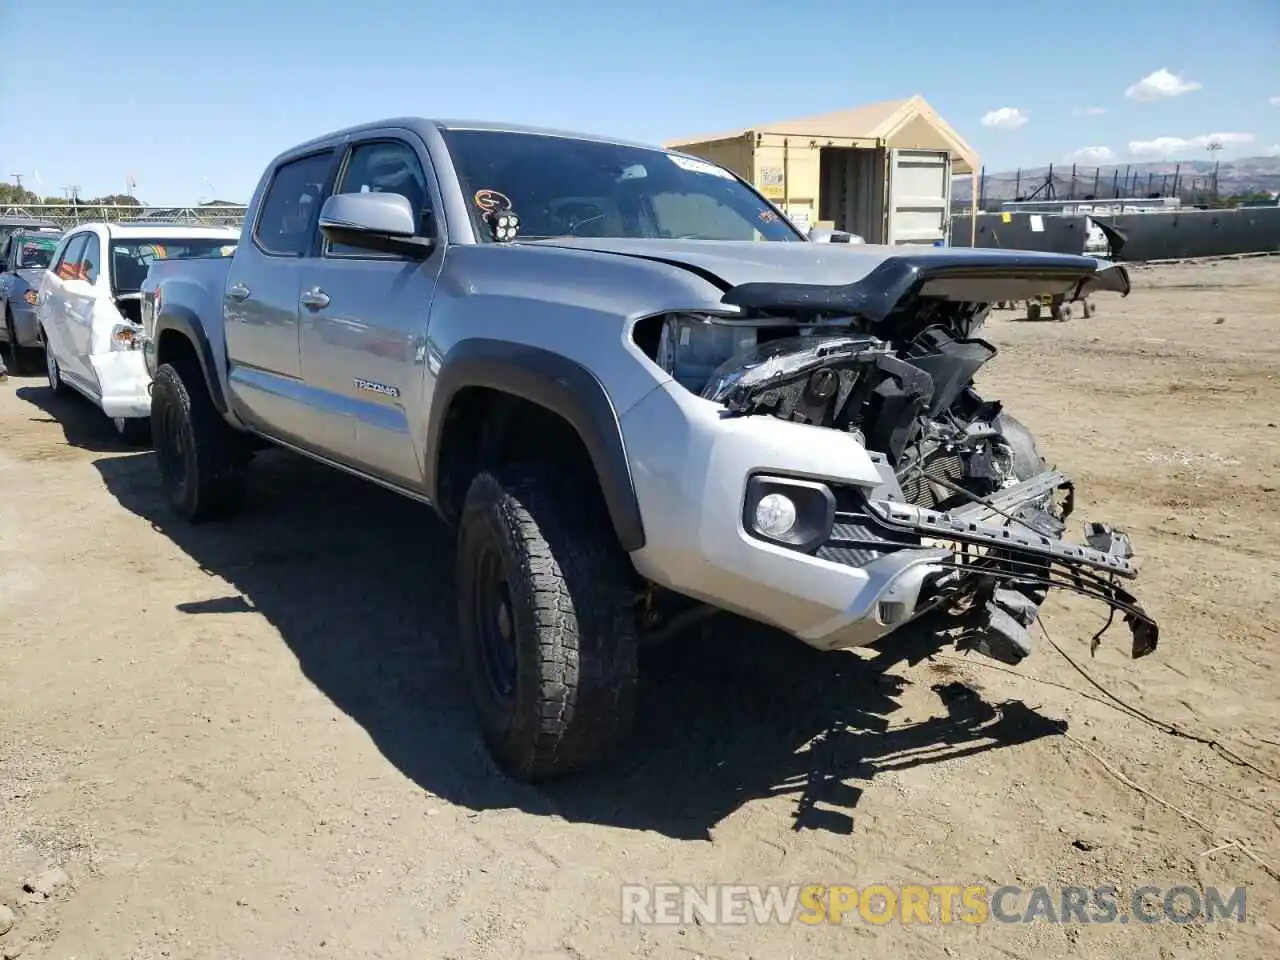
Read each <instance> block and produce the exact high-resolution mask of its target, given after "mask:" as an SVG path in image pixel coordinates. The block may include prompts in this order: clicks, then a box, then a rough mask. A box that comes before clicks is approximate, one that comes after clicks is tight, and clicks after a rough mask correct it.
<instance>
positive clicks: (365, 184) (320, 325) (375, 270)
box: [299, 132, 444, 488]
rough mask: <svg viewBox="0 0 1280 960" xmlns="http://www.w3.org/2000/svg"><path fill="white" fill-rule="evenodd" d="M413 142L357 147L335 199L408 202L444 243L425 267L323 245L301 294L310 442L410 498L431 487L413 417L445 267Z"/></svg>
mask: <svg viewBox="0 0 1280 960" xmlns="http://www.w3.org/2000/svg"><path fill="white" fill-rule="evenodd" d="M414 139H415V138H414V137H413V135H412V134H409V133H404V132H389V133H388V135H386V136H377V135H373V136H371V138H370V139H367V140H362V141H358V142H355V143H353V144H352V145H351V146H350V147H349V149H348V152H347V156H346V157H345V159H344V161H343V163H342V166H341V167H340V169H339V173H338V177H337V184H336V186H335V188H334V192H335V193H365V192H383V193H399V194H401V195H402V196H404V197H406V198H408V200H409V202H410V204H411V205H412V206H413V209H414V212H415V215H416V217H417V222H418V224H419V235H420V236H425V237H430V238H432V239H434V240H436V241H437V243H436V247H435V249H434V250H433V251H432V253H431V256H430V257H429V258H427V259H426V260H413V259H410V258H408V257H405V256H401V255H397V254H386V253H378V252H375V251H371V250H362V249H358V248H356V247H350V246H346V245H343V244H334V243H330V242H329V241H328V240H327V239H324V238H320V242H319V243H318V244H317V245H315V246H313V248H312V250H313V252H314V253H315V254H316V256H314V257H312V258H309V259H307V260H306V261H304V266H303V270H302V286H301V290H300V292H299V298H300V304H301V306H300V310H301V321H300V322H301V328H302V376H303V379H304V380H305V381H306V386H307V390H308V392H309V394H310V395H311V396H312V399H313V406H312V407H311V410H310V412H311V414H312V415H313V416H314V417H315V418H316V422H315V423H314V424H313V425H312V428H311V429H310V430H309V433H310V435H311V436H326V437H327V438H328V441H329V444H330V449H329V450H328V451H327V452H328V453H329V454H330V455H331V456H334V457H335V458H337V459H339V460H341V461H342V462H343V463H346V464H349V465H351V466H354V467H357V468H359V469H361V470H364V471H366V472H368V473H371V474H374V475H377V476H379V477H382V478H384V479H387V480H390V481H392V482H393V483H397V484H400V485H403V486H407V487H410V488H417V487H419V486H421V483H422V463H423V460H422V455H421V451H419V450H418V449H417V448H416V446H415V442H414V436H413V433H412V432H411V430H410V429H409V418H408V416H407V415H406V411H407V410H422V409H423V396H422V392H423V389H424V382H425V376H424V372H425V354H426V332H427V318H428V314H429V312H430V309H431V298H432V296H433V295H434V293H435V286H436V277H437V276H438V274H439V272H440V265H441V263H442V262H443V258H444V244H443V242H442V241H443V237H442V236H441V235H440V231H439V228H438V223H439V218H437V217H436V216H435V215H434V211H436V210H438V209H440V200H439V192H438V190H437V187H436V184H435V181H434V179H433V178H432V176H431V167H430V161H429V160H428V158H427V156H426V150H425V148H424V147H422V146H421V145H420V144H419V145H415V144H414V143H413V142H412V141H413V140H414Z"/></svg>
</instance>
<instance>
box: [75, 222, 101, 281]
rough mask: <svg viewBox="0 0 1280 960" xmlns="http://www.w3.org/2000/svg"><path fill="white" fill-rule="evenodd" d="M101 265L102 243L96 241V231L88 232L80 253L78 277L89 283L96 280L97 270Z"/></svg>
mask: <svg viewBox="0 0 1280 960" xmlns="http://www.w3.org/2000/svg"><path fill="white" fill-rule="evenodd" d="M101 267H102V244H101V243H99V242H98V235H97V234H96V233H91V234H89V239H88V241H87V242H86V243H85V247H84V253H82V254H81V255H80V277H81V279H83V280H88V281H89V282H90V283H97V282H98V271H99V269H100V268H101Z"/></svg>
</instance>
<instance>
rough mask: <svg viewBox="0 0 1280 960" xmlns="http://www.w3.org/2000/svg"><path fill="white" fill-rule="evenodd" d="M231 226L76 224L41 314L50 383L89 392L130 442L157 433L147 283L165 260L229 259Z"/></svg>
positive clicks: (47, 286) (61, 249)
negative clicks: (148, 360)
mask: <svg viewBox="0 0 1280 960" xmlns="http://www.w3.org/2000/svg"><path fill="white" fill-rule="evenodd" d="M239 239H240V232H239V230H237V229H234V228H231V227H204V226H191V225H149V224H145V223H128V224H119V223H86V224H81V225H80V226H78V227H75V228H74V229H72V230H70V231H69V232H68V233H67V234H66V236H64V237H63V238H62V241H61V242H60V243H59V244H58V248H57V250H55V251H54V254H53V259H52V261H51V262H50V266H49V269H48V270H46V271H45V273H44V277H43V278H42V280H41V282H40V292H39V294H38V296H37V298H36V317H37V321H38V323H39V325H40V339H41V340H42V342H43V344H44V355H45V363H46V367H47V370H48V376H49V386H50V388H52V389H53V390H55V391H57V390H63V389H65V388H67V387H70V388H72V389H74V390H76V391H77V392H79V393H82V394H84V395H85V396H86V397H88V398H89V399H90V400H91V401H93V403H94V404H95V405H96V406H97V407H99V408H100V409H101V410H102V411H103V412H104V413H105V414H106V415H107V416H108V417H110V418H111V419H112V420H113V421H114V422H115V425H116V430H118V431H119V432H120V434H121V435H122V436H123V437H124V438H125V439H126V440H128V441H129V442H132V443H140V442H142V441H144V440H145V439H146V438H147V437H148V436H149V431H150V417H151V396H150V392H149V389H148V387H149V385H150V382H151V377H150V375H148V373H147V369H146V366H145V364H144V363H143V359H142V349H141V348H142V324H141V320H142V315H141V294H140V293H139V291H140V290H141V289H142V282H143V281H144V280H145V279H146V277H147V271H148V270H149V269H150V267H151V264H152V263H154V262H155V261H157V260H174V259H189V258H193V257H229V256H230V255H231V254H232V253H233V252H234V251H235V247H236V243H237V242H238V241H239Z"/></svg>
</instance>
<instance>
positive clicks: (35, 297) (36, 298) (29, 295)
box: [22, 290, 40, 307]
mask: <svg viewBox="0 0 1280 960" xmlns="http://www.w3.org/2000/svg"><path fill="white" fill-rule="evenodd" d="M22 299H23V300H25V301H27V303H29V304H31V306H33V307H34V306H35V305H36V304H38V303H39V302H40V294H38V293H37V292H36V291H34V290H27V291H25V292H24V293H23V294H22Z"/></svg>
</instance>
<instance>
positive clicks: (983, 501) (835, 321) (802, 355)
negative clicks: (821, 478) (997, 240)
mask: <svg viewBox="0 0 1280 960" xmlns="http://www.w3.org/2000/svg"><path fill="white" fill-rule="evenodd" d="M1097 290H1112V291H1115V292H1118V293H1120V294H1122V295H1127V294H1128V292H1129V278H1128V275H1127V274H1126V272H1125V270H1124V268H1123V267H1121V266H1119V265H1115V264H1106V263H1103V262H1100V261H1092V260H1088V259H1087V258H1078V257H1061V258H1054V257H1044V258H1021V259H1020V258H1018V257H1016V256H1011V255H1010V254H1009V253H1008V252H1002V253H999V254H993V255H992V256H990V257H983V256H982V255H980V254H979V255H967V256H963V257H956V258H955V259H950V258H947V257H940V256H936V255H931V256H913V255H900V256H892V257H889V258H887V259H885V260H883V262H881V263H880V264H879V265H878V266H876V267H875V268H874V269H871V270H869V271H868V272H867V273H866V275H865V276H863V277H862V278H861V279H859V280H858V281H856V282H852V283H848V284H844V285H832V284H809V283H800V284H794V283H777V282H748V283H741V284H738V285H736V286H730V287H728V288H727V289H726V291H725V293H724V296H723V303H724V304H725V306H726V307H727V308H731V309H732V310H736V313H729V312H726V314H725V315H722V316H710V315H705V314H700V315H696V316H693V315H668V316H667V317H666V318H664V322H663V328H662V331H661V336H660V339H659V343H658V348H657V351H656V359H657V361H658V362H659V363H660V364H661V365H662V366H663V367H664V368H665V369H666V370H667V371H668V372H670V373H671V374H672V376H673V377H675V378H676V379H677V380H679V381H680V382H681V383H682V384H683V385H684V386H685V387H686V388H688V389H689V390H691V391H693V392H695V393H698V394H700V395H701V396H702V397H703V398H705V399H707V400H711V401H714V402H716V403H718V404H720V405H722V407H723V408H724V412H723V414H722V416H723V417H727V418H736V417H773V418H777V419H781V420H784V421H789V422H794V423H801V424H809V425H814V426H819V427H825V428H829V429H832V430H837V431H841V432H842V433H845V434H849V435H852V436H853V437H854V439H856V440H857V441H858V443H859V444H860V445H861V446H862V447H863V448H864V449H865V450H866V451H867V453H868V456H869V457H870V458H871V459H872V461H873V462H874V464H875V466H876V470H877V471H878V473H879V475H880V483H879V484H878V485H877V486H875V487H874V488H868V487H867V486H860V485H853V484H848V485H841V484H830V483H827V484H825V485H824V486H823V490H824V493H823V495H822V496H823V497H824V498H825V501H824V502H825V505H823V504H819V506H818V507H817V508H816V509H818V510H819V511H820V512H821V511H825V512H826V516H825V517H824V518H823V519H822V520H821V522H820V523H818V527H820V528H821V529H822V531H823V534H822V536H821V537H818V538H814V539H812V540H811V541H806V542H804V543H803V544H801V543H799V542H798V541H797V542H796V543H793V544H791V545H792V546H793V547H796V548H797V549H801V550H803V551H804V552H807V553H810V554H811V555H812V556H814V557H816V558H818V559H822V560H826V561H829V562H832V563H837V564H841V565H844V566H854V567H867V566H868V565H871V564H874V563H876V562H877V561H881V560H883V559H884V558H887V557H890V556H891V555H893V554H894V553H898V552H901V551H910V552H913V555H914V556H920V555H921V553H922V552H923V551H927V552H929V553H930V557H929V559H928V569H929V573H928V574H927V576H926V577H925V578H924V580H923V582H922V584H921V587H920V591H919V594H918V595H917V596H916V597H914V598H912V602H910V603H906V604H903V603H897V602H896V601H894V600H893V599H882V600H881V601H880V602H879V605H878V609H877V610H876V612H875V619H876V620H877V621H878V622H879V623H880V624H883V625H885V626H886V627H887V628H888V629H889V630H890V631H892V630H896V629H897V628H898V627H900V626H901V625H903V624H905V623H907V622H910V621H915V620H917V619H918V618H920V617H921V616H923V615H924V614H926V613H928V614H931V615H932V614H937V615H940V616H941V619H942V622H943V624H944V625H945V627H946V628H947V632H949V633H951V634H953V635H954V638H955V641H956V644H957V646H959V647H961V648H968V649H974V650H977V651H978V652H981V653H984V654H986V655H988V656H990V657H992V658H994V659H996V660H999V661H1002V662H1005V663H1017V662H1019V661H1020V660H1021V659H1022V658H1023V657H1025V656H1027V655H1028V654H1029V653H1030V652H1031V650H1032V642H1031V630H1032V627H1033V626H1034V624H1035V621H1036V618H1037V615H1038V611H1039V608H1040V606H1041V604H1042V603H1043V602H1044V600H1045V598H1046V596H1047V594H1048V592H1049V591H1050V590H1053V589H1061V590H1068V591H1071V592H1074V593H1077V594H1081V595H1083V596H1086V597H1089V598H1091V599H1094V600H1096V601H1099V602H1100V603H1102V604H1104V605H1105V606H1107V607H1108V608H1109V609H1110V616H1109V617H1108V619H1107V626H1110V625H1111V623H1112V622H1113V620H1114V619H1115V618H1116V617H1117V616H1119V617H1120V618H1122V619H1123V621H1124V622H1125V623H1126V624H1127V625H1128V627H1129V629H1130V631H1131V633H1132V647H1131V652H1132V656H1134V657H1142V656H1146V655H1147V654H1150V653H1151V652H1152V651H1154V650H1155V649H1156V645H1157V642H1158V628H1157V625H1156V623H1155V621H1154V620H1153V618H1152V617H1151V616H1149V615H1148V614H1147V613H1146V612H1145V611H1144V610H1143V608H1142V607H1141V606H1140V605H1139V603H1138V602H1137V600H1136V599H1135V597H1134V596H1133V595H1132V594H1131V593H1130V592H1129V591H1128V589H1126V586H1125V584H1126V583H1127V582H1129V581H1132V580H1133V579H1134V578H1135V577H1136V576H1137V566H1136V563H1135V561H1134V556H1133V549H1132V546H1131V544H1130V542H1129V539H1128V537H1127V536H1126V535H1125V534H1124V533H1123V532H1121V531H1119V530H1116V529H1113V528H1111V527H1108V526H1106V525H1104V524H1099V523H1090V524H1086V525H1085V530H1084V542H1083V543H1076V542H1073V541H1071V540H1069V539H1067V538H1066V533H1067V523H1068V521H1069V520H1070V519H1071V518H1072V511H1073V507H1074V500H1075V496H1074V488H1073V485H1072V481H1071V480H1070V478H1069V477H1067V476H1066V475H1064V474H1062V473H1060V472H1058V471H1056V470H1054V469H1051V468H1050V467H1049V466H1048V464H1047V463H1046V462H1045V461H1044V459H1043V458H1042V457H1041V455H1040V452H1039V451H1038V449H1037V446H1036V442H1035V440H1034V438H1033V437H1032V436H1031V434H1030V433H1029V432H1028V431H1027V430H1026V428H1025V427H1023V426H1022V425H1021V424H1020V423H1019V422H1018V421H1017V420H1016V419H1015V418H1014V417H1012V416H1011V415H1010V414H1008V413H1007V412H1006V411H1005V410H1004V408H1003V405H1002V404H1001V403H1000V402H999V401H998V400H987V399H984V398H982V397H981V396H979V395H978V393H977V392H976V391H975V389H974V386H973V378H974V376H975V374H976V373H977V372H978V371H979V369H980V368H981V367H982V366H983V365H984V364H986V363H987V362H988V361H989V360H990V359H991V358H992V357H994V356H995V354H996V348H995V347H994V346H992V345H991V344H990V343H988V342H987V341H985V340H982V339H980V338H979V337H977V336H976V334H977V332H978V331H979V329H980V327H981V326H982V323H983V321H984V320H985V318H986V316H987V312H988V310H989V308H990V305H991V304H992V303H995V302H999V301H1001V300H1015V299H1024V298H1026V297H1028V296H1035V295H1040V294H1043V293H1054V294H1063V295H1065V296H1066V297H1067V298H1068V299H1073V298H1075V297H1079V296H1082V295H1084V294H1087V293H1092V292H1095V291H1097ZM750 499H751V494H750V492H749V494H748V500H750ZM757 499H759V497H758V496H757ZM1103 629H1104V630H1105V629H1106V627H1104V628H1103ZM1102 632H1103V631H1099V633H1098V634H1097V635H1096V636H1095V637H1094V638H1093V647H1094V648H1096V646H1097V643H1098V639H1099V637H1100V636H1101V634H1102Z"/></svg>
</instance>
